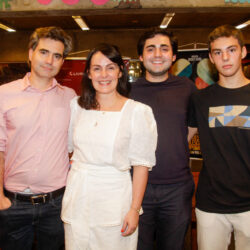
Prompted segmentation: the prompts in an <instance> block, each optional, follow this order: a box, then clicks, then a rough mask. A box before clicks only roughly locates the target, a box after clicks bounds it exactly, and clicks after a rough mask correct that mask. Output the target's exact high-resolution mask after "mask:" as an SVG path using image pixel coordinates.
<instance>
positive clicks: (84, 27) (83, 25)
mask: <svg viewBox="0 0 250 250" xmlns="http://www.w3.org/2000/svg"><path fill="white" fill-rule="evenodd" d="M72 18H73V19H74V20H75V22H76V23H77V24H78V25H79V27H80V28H81V29H82V30H89V27H88V25H87V24H86V23H85V22H84V20H83V19H82V18H81V16H72Z"/></svg>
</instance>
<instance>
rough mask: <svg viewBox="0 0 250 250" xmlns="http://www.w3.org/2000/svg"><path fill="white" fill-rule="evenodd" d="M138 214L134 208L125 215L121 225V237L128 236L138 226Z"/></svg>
mask: <svg viewBox="0 0 250 250" xmlns="http://www.w3.org/2000/svg"><path fill="white" fill-rule="evenodd" d="M138 222H139V213H138V211H137V210H136V209H135V208H130V210H129V211H128V213H127V214H126V216H125V218H124V221H123V225H122V229H121V232H122V236H129V235H131V234H133V233H134V231H135V230H136V228H137V226H138Z"/></svg>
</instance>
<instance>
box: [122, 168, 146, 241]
mask: <svg viewBox="0 0 250 250" xmlns="http://www.w3.org/2000/svg"><path fill="white" fill-rule="evenodd" d="M133 169H134V172H133V194H132V204H131V207H130V210H129V211H128V213H127V215H126V216H125V218H124V221H123V226H122V229H121V232H122V236H128V235H131V234H132V233H133V232H134V231H135V230H136V228H137V225H138V222H139V211H140V209H141V204H142V200H143V196H144V192H145V189H146V185H147V181H148V168H147V167H144V166H134V168H133Z"/></svg>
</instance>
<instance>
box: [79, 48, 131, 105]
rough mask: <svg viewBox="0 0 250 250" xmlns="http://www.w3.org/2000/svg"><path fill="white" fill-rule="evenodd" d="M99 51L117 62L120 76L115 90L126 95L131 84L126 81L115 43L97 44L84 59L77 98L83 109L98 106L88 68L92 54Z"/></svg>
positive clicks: (124, 68)
mask: <svg viewBox="0 0 250 250" xmlns="http://www.w3.org/2000/svg"><path fill="white" fill-rule="evenodd" d="M97 52H101V53H102V54H103V55H105V56H106V57H107V58H108V59H109V60H110V61H112V62H113V63H115V64H117V65H118V67H119V69H120V71H121V73H122V76H121V77H120V78H119V79H118V84H117V92H118V93H119V94H121V95H122V96H125V97H128V95H129V92H130V88H131V85H130V83H129V82H128V73H127V69H126V67H125V65H124V62H123V59H122V56H121V53H120V51H119V48H118V47H117V46H116V45H111V44H106V43H102V44H98V45H97V46H96V47H95V48H94V49H93V50H92V51H91V52H90V53H89V54H88V57H87V61H86V66H85V69H84V74H83V79H82V94H81V96H80V97H79V99H78V104H79V105H80V106H81V107H82V108H85V109H98V108H99V107H100V105H99V103H98V101H97V100H96V90H95V89H94V87H93V85H92V80H91V79H90V78H89V77H88V73H89V70H90V65H91V59H92V57H93V55H94V54H96V53H97Z"/></svg>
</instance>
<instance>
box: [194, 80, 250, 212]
mask: <svg viewBox="0 0 250 250" xmlns="http://www.w3.org/2000/svg"><path fill="white" fill-rule="evenodd" d="M191 106H192V109H191V110H192V112H191V116H190V118H191V126H194V127H196V126H197V125H198V129H199V135H200V142H201V152H202V156H203V159H204V164H203V168H202V171H201V173H200V177H199V182H198V189H197V207H198V208H199V209H201V210H203V211H206V212H214V213H239V212H244V211H248V210H249V209H250V84H248V85H245V86H243V87H241V88H236V89H228V88H223V87H221V86H220V85H218V84H214V85H211V86H209V87H207V88H206V89H203V90H200V91H198V92H197V93H194V94H193V95H192V97H191Z"/></svg>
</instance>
